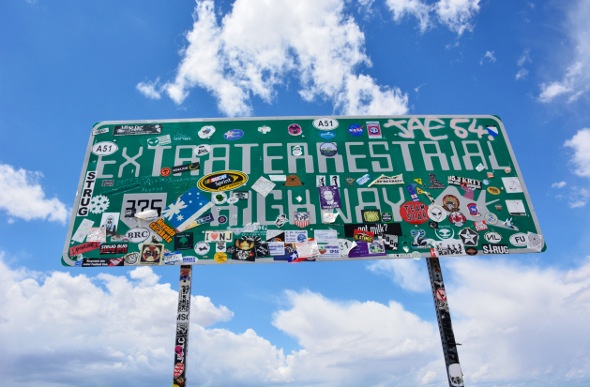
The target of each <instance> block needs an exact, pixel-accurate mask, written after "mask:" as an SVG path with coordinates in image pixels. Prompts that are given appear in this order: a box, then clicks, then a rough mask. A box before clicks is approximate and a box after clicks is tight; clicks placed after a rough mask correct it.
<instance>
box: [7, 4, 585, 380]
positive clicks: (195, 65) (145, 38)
mask: <svg viewBox="0 0 590 387" xmlns="http://www.w3.org/2000/svg"><path fill="white" fill-rule="evenodd" d="M589 18H590V5H589V3H588V2H585V1H581V0H576V1H574V0H572V1H568V2H562V1H557V0H555V1H551V0H546V1H518V2H517V1H510V2H509V1H504V2H493V1H490V0H439V1H427V0H362V1H361V0H359V1H356V2H353V1H344V0H297V1H290V0H282V1H263V0H248V1H245V0H237V1H233V2H232V1H196V2H195V1H183V2H159V1H153V0H143V1H126V2H120V1H111V0H105V1H100V2H98V1H85V2H74V1H63V0H62V1H59V0H57V1H47V0H28V1H26V0H8V1H4V2H2V3H1V4H0V26H1V27H0V57H1V58H2V62H1V63H0V133H1V135H2V137H1V138H2V146H1V148H0V149H1V152H0V188H1V191H2V194H1V195H0V215H1V219H0V235H2V238H0V342H1V343H2V346H1V347H2V348H1V349H0V379H1V380H2V381H3V382H4V383H6V384H7V385H10V386H17V387H18V386H115V385H123V384H125V385H143V386H161V385H163V384H167V383H170V379H171V377H172V350H173V342H174V324H175V309H176V302H177V296H178V295H177V292H176V289H177V287H178V279H177V277H178V268H174V267H158V268H154V269H151V268H147V267H141V268H111V269H108V270H107V269H94V268H88V269H80V268H65V267H62V266H61V263H60V259H59V257H60V253H61V250H62V247H63V243H64V240H65V237H66V233H67V223H68V219H69V214H70V211H71V207H72V205H73V200H74V195H75V191H76V187H77V184H78V180H79V177H80V170H81V168H82V162H83V158H84V154H85V151H86V145H87V142H88V137H89V135H90V129H91V128H92V126H93V124H94V123H95V122H97V121H105V120H140V119H181V118H199V117H210V118H217V117H236V116H246V115H250V116H326V115H362V114H420V115H425V114H438V115H440V114H445V115H446V114H461V115H465V114H496V115H499V116H500V117H501V118H502V120H503V122H504V124H505V126H506V130H507V133H508V135H509V137H510V141H511V144H512V147H513V148H514V152H515V154H516V157H517V159H518V162H519V165H520V169H521V171H522V174H523V176H524V180H525V182H526V185H527V189H528V191H529V194H530V196H531V198H532V202H533V204H534V206H535V210H536V213H537V216H538V218H539V222H540V225H541V229H542V231H543V234H544V237H545V240H546V242H547V246H548V250H547V252H545V253H543V254H534V255H514V256H477V257H465V258H447V259H442V260H441V263H442V265H443V274H444V276H445V281H446V288H447V293H448V295H449V303H450V307H451V313H452V316H453V323H454V328H455V336H456V339H457V341H458V342H460V343H461V344H462V346H461V347H459V356H460V359H461V364H462V368H463V372H464V373H465V380H466V384H468V385H477V386H493V385H511V386H525V385H541V386H543V385H546V386H585V385H588V384H590V371H589V370H590V367H589V364H590V350H588V348H590V331H589V330H588V328H587V319H588V317H589V316H590V291H589V289H590V280H589V279H588V278H590V261H589V256H588V253H587V244H588V242H587V241H588V236H589V235H590V228H589V226H588V221H587V219H588V215H589V210H588V201H589V200H590V185H589V178H590V123H589V120H590V113H589V111H588V109H587V106H588V98H589V90H590V76H589V74H590V43H588V39H587V36H589V35H590V24H588V22H587V21H588V20H589ZM192 295H193V308H192V325H191V337H190V347H189V359H188V364H189V370H188V381H189V385H211V386H227V385H233V386H261V385H268V386H302V385H316V386H332V385H334V386H336V385H338V386H344V385H350V386H358V385H374V386H390V385H400V386H417V385H424V386H439V385H443V384H444V383H445V378H446V374H445V369H444V362H443V356H442V350H441V347H440V339H439V336H438V329H437V326H436V320H435V315H434V307H433V304H432V299H431V294H430V288H429V282H428V279H427V272H426V264H425V262H423V261H415V260H400V261H385V260H383V261H362V262H333V263H317V264H310V265H303V264H300V265H252V266H244V265H228V266H198V267H195V269H194V280H193V292H192Z"/></svg>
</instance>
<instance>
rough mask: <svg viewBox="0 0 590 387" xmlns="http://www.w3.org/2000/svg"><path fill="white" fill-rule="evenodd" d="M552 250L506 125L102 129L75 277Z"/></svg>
mask: <svg viewBox="0 0 590 387" xmlns="http://www.w3.org/2000/svg"><path fill="white" fill-rule="evenodd" d="M545 248H546V246H545V242H544V239H543V237H542V234H541V231H540V228H539V224H538V221H537V218H536V216H535V212H534V210H533V206H532V203H531V200H530V197H529V195H528V193H527V190H526V187H525V184H524V180H523V178H522V176H521V173H520V169H519V168H518V165H517V163H516V160H515V158H514V154H513V152H512V148H511V146H510V143H509V141H508V137H507V134H506V131H505V129H504V125H503V123H502V121H501V120H500V118H498V117H497V116H372V117H278V118H246V119H194V120H163V121H149V122H147V121H133V122H100V123H97V124H96V125H95V126H94V128H92V132H91V136H90V141H89V143H88V150H87V152H86V156H85V160H84V164H83V169H82V174H81V178H80V183H79V186H78V193H77V196H76V199H75V203H74V206H73V212H72V217H71V221H70V227H69V231H68V235H67V239H66V243H65V247H64V250H63V254H62V262H63V264H64V265H69V266H127V265H187V264H228V263H257V262H258V263H259V262H297V261H322V260H348V259H396V258H416V257H440V256H447V255H448V256H451V255H452V256H461V255H476V254H514V253H531V252H541V251H544V250H545Z"/></svg>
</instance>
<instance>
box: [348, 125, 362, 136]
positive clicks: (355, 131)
mask: <svg viewBox="0 0 590 387" xmlns="http://www.w3.org/2000/svg"><path fill="white" fill-rule="evenodd" d="M348 133H350V134H351V135H353V136H355V137H358V136H361V135H362V134H363V127H362V125H359V124H352V125H350V126H349V127H348Z"/></svg>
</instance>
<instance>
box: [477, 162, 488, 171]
mask: <svg viewBox="0 0 590 387" xmlns="http://www.w3.org/2000/svg"><path fill="white" fill-rule="evenodd" d="M484 169H486V167H484V165H483V164H482V163H479V164H477V167H475V170H476V171H477V172H481V171H483V170H484Z"/></svg>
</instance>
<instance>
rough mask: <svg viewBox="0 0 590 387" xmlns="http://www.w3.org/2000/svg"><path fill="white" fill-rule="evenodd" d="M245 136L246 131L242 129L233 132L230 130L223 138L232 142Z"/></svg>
mask: <svg viewBox="0 0 590 387" xmlns="http://www.w3.org/2000/svg"><path fill="white" fill-rule="evenodd" d="M243 136H244V131H243V130H242V129H232V130H228V131H227V132H225V134H224V135H223V137H224V138H225V139H226V140H230V141H234V140H237V139H240V138H242V137H243Z"/></svg>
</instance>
